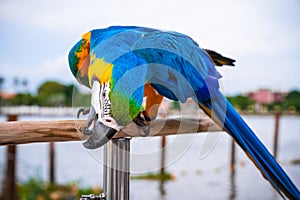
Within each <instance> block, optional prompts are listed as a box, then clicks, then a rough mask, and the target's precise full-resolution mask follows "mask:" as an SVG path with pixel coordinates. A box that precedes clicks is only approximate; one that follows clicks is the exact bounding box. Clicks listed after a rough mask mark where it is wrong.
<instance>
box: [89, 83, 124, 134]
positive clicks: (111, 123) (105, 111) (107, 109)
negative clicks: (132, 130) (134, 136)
mask: <svg viewBox="0 0 300 200" xmlns="http://www.w3.org/2000/svg"><path fill="white" fill-rule="evenodd" d="M109 92H110V83H109V82H107V83H104V84H102V85H101V84H100V83H99V81H94V82H93V86H92V99H91V104H92V106H93V107H94V109H95V112H96V114H98V121H100V122H102V123H103V124H104V125H105V126H107V127H111V128H114V129H115V130H117V131H119V130H120V129H121V128H123V127H122V126H119V125H118V123H117V122H116V121H115V120H114V118H112V117H111V101H110V99H109Z"/></svg>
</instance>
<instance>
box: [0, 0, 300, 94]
mask: <svg viewBox="0 0 300 200" xmlns="http://www.w3.org/2000/svg"><path fill="white" fill-rule="evenodd" d="M299 11H300V1H299V0H278V1H274V0H252V1H244V0H226V1H223V0H210V1H207V0H206V1H202V0H185V1H178V0H151V1H140V0H139V1H138V0H126V1H124V0H120V1H116V0H109V1H108V0H107V1H102V0H77V1H75V0H72V1H71V0H43V1H38V0H26V1H23V0H0V25H1V31H0V43H1V51H0V69H1V70H0V76H1V77H4V78H5V85H4V89H5V90H8V91H14V90H16V87H14V86H13V84H12V83H13V79H15V78H18V79H20V80H25V79H26V80H28V87H29V90H30V91H33V92H34V91H36V90H37V88H38V87H39V86H40V85H41V84H42V83H43V82H45V81H48V80H54V81H59V82H62V83H64V84H72V83H75V79H74V77H73V76H72V74H71V72H70V70H69V67H68V61H67V55H68V52H69V50H70V48H71V47H72V46H73V45H74V44H75V43H76V42H77V41H78V40H79V39H80V38H81V35H82V34H84V33H85V32H87V31H89V30H92V29H97V28H105V27H108V26H112V25H137V26H146V27H152V28H159V29H164V30H173V31H177V32H181V33H184V34H187V35H189V36H191V37H192V38H193V39H194V40H195V41H196V42H197V43H198V44H199V45H200V46H201V47H203V48H207V49H213V50H215V51H217V52H219V53H221V54H223V55H224V56H228V57H231V58H234V59H235V60H236V67H234V68H233V67H223V68H219V71H220V73H221V74H222V75H223V78H222V80H221V84H222V88H223V91H224V92H225V93H226V94H238V93H243V92H247V91H254V90H257V89H259V88H270V89H272V90H277V91H287V90H293V89H300V81H299V77H300V12H299Z"/></svg>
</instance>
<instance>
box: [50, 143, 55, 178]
mask: <svg viewBox="0 0 300 200" xmlns="http://www.w3.org/2000/svg"><path fill="white" fill-rule="evenodd" d="M49 179H50V183H52V184H54V183H55V144H54V142H50V143H49Z"/></svg>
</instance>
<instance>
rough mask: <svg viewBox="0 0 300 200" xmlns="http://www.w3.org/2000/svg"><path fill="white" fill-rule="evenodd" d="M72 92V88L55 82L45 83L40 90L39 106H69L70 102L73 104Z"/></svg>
mask: <svg viewBox="0 0 300 200" xmlns="http://www.w3.org/2000/svg"><path fill="white" fill-rule="evenodd" d="M70 90H72V87H70V86H65V85H63V84H61V83H58V82H55V81H48V82H45V83H44V84H42V85H41V86H40V87H39V89H38V95H37V99H38V104H39V105H41V106H67V105H68V103H69V102H72V96H71V94H72V92H70ZM68 95H69V96H68ZM70 105H71V104H69V106H70Z"/></svg>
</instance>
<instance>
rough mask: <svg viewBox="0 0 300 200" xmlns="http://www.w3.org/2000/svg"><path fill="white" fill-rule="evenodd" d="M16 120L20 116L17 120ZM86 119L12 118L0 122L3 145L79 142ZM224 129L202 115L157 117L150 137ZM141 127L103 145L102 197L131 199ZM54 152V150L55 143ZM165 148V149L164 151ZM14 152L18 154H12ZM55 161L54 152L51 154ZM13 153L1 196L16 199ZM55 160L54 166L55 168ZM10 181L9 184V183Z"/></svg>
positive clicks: (130, 128) (132, 126)
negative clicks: (133, 151)
mask: <svg viewBox="0 0 300 200" xmlns="http://www.w3.org/2000/svg"><path fill="white" fill-rule="evenodd" d="M14 120H17V117H16V118H15V119H14ZM85 125H86V121H84V120H60V121H9V122H0V145H9V146H8V154H9V155H10V154H11V150H10V149H12V150H14V151H15V148H16V144H24V143H33V142H53V141H56V142H58V141H78V140H85V139H87V137H86V136H84V135H83V134H82V132H81V129H82V128H83V127H85ZM208 131H221V128H220V127H219V126H218V125H216V124H215V123H213V122H212V121H211V119H210V118H208V117H206V116H202V117H200V118H198V119H194V118H177V119H167V120H164V119H157V120H154V121H153V122H152V123H151V124H150V136H166V135H174V134H185V133H196V132H208ZM140 135H141V129H140V128H138V127H137V126H136V125H135V124H134V123H130V124H128V125H127V126H126V127H125V128H124V129H122V130H121V131H119V132H118V133H117V134H116V135H115V136H114V138H113V139H112V140H111V141H110V142H108V144H107V145H104V158H105V159H104V164H103V176H104V178H103V179H104V180H103V190H104V193H102V197H101V199H105V200H116V199H121V200H128V199H129V188H130V187H129V174H130V169H129V168H130V139H129V138H130V137H139V136H140ZM50 144H52V146H51V145H50V148H52V151H51V152H52V153H54V149H53V143H50ZM164 149H165V148H163V151H164ZM13 155H15V154H13ZM51 157H52V159H51V160H52V161H53V162H54V158H53V157H54V155H53V154H51ZM11 161H12V159H11V155H10V157H8V161H7V162H8V165H7V169H8V170H10V171H7V175H6V184H5V188H8V189H5V192H7V193H5V194H4V193H3V194H4V195H2V199H10V200H11V199H17V197H16V196H15V197H12V195H15V194H16V189H15V187H16V186H15V185H16V183H15V172H14V171H11V169H14V166H15V157H14V159H13V163H10V162H11ZM53 162H50V163H52V165H51V167H52V168H54V164H53ZM50 171H51V172H52V173H50V177H51V178H50V180H51V181H53V182H54V173H53V169H51V170H50ZM8 183H9V184H8Z"/></svg>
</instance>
